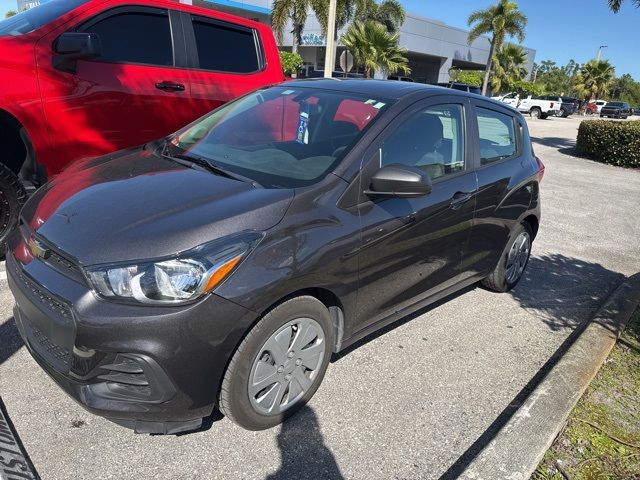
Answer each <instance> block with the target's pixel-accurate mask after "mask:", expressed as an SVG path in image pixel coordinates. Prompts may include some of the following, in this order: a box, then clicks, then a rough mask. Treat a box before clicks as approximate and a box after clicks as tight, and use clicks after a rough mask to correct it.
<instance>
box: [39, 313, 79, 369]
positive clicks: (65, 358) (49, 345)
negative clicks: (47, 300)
mask: <svg viewBox="0 0 640 480" xmlns="http://www.w3.org/2000/svg"><path fill="white" fill-rule="evenodd" d="M29 328H30V329H31V338H32V339H33V340H35V341H36V342H37V344H38V346H39V348H37V350H38V351H39V352H40V353H42V354H45V355H47V356H48V357H50V358H53V359H55V360H56V361H57V362H59V363H62V364H63V365H64V367H65V369H66V368H68V367H69V359H70V356H71V352H69V349H67V348H65V347H61V346H60V345H56V344H55V343H54V342H52V341H51V339H49V337H47V336H46V335H45V334H44V333H42V332H41V331H40V329H39V328H38V327H36V326H35V325H31V324H29Z"/></svg>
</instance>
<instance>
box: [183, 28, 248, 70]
mask: <svg viewBox="0 0 640 480" xmlns="http://www.w3.org/2000/svg"><path fill="white" fill-rule="evenodd" d="M193 32H194V34H195V37H196V46H197V49H198V60H199V63H200V68H201V69H203V70H215V71H220V72H231V73H251V72H256V71H258V70H259V69H260V62H259V58H258V52H257V51H256V40H255V38H254V33H253V30H252V29H250V28H246V27H242V26H239V25H238V26H236V25H231V24H227V23H224V22H219V21H215V20H210V19H206V18H204V17H193ZM221 46H224V48H221Z"/></svg>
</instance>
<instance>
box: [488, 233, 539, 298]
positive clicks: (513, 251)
mask: <svg viewBox="0 0 640 480" xmlns="http://www.w3.org/2000/svg"><path fill="white" fill-rule="evenodd" d="M531 238H532V235H531V229H530V228H529V226H528V225H526V224H519V225H518V226H517V227H516V228H515V229H514V231H513V232H512V234H511V239H510V240H509V243H508V244H507V248H505V250H504V252H503V254H502V256H501V257H500V261H499V262H498V265H496V268H495V269H494V270H493V272H491V274H490V275H489V276H488V277H486V278H485V279H484V280H482V285H484V286H485V287H487V288H488V289H489V290H493V291H494V292H508V291H509V290H511V289H512V288H513V287H515V286H516V285H517V284H518V282H519V281H520V279H521V278H522V274H523V273H524V270H525V268H526V267H527V264H528V263H529V256H530V255H531Z"/></svg>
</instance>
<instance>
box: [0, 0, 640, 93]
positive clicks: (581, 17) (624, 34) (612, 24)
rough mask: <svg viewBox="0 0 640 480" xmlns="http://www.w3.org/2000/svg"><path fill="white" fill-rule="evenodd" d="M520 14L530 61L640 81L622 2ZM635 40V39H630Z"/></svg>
mask: <svg viewBox="0 0 640 480" xmlns="http://www.w3.org/2000/svg"><path fill="white" fill-rule="evenodd" d="M401 2H402V4H403V5H404V6H405V8H406V10H407V11H408V12H411V13H416V14H419V15H423V16H425V17H431V18H434V19H436V20H441V21H443V22H445V23H447V24H449V25H452V26H454V27H461V28H467V17H468V16H469V14H470V13H471V12H472V11H474V10H477V9H481V8H485V7H487V6H488V5H491V4H492V3H495V1H494V0H479V1H478V0H475V1H472V0H448V1H446V0H445V1H442V0H440V1H430V0H401ZM518 3H519V5H520V9H521V10H522V11H523V12H524V13H525V15H527V17H528V18H529V24H528V26H527V32H526V33H527V36H526V38H525V41H524V45H525V46H527V47H529V48H533V49H534V50H536V61H537V62H538V63H540V62H541V61H542V60H554V61H555V62H556V63H557V64H558V65H565V64H566V63H567V61H568V60H569V59H571V58H573V59H574V60H576V61H577V62H578V63H584V62H586V61H588V60H590V59H592V58H595V56H596V53H597V51H598V47H599V46H600V45H607V46H608V48H606V49H603V51H602V58H605V59H608V60H609V61H611V63H612V64H613V65H614V66H615V67H616V75H618V76H620V75H622V74H624V73H630V74H631V75H632V76H633V77H634V78H635V80H637V81H640V52H639V50H640V49H639V48H638V45H637V44H635V41H637V40H635V39H637V32H638V29H639V28H640V9H636V8H635V7H634V6H633V2H632V0H625V2H624V5H623V7H622V9H621V10H620V13H618V14H614V13H613V12H611V11H610V10H609V8H608V6H607V0H553V1H552V0H520V1H519V2H518ZM15 9H16V1H15V0H0V17H1V16H4V12H6V11H7V10H15ZM634 37H635V38H634Z"/></svg>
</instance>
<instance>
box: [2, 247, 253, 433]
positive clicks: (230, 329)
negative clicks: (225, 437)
mask: <svg viewBox="0 0 640 480" xmlns="http://www.w3.org/2000/svg"><path fill="white" fill-rule="evenodd" d="M7 278H8V281H9V287H10V289H11V291H12V293H13V295H14V297H15V299H16V306H15V309H14V315H15V320H16V324H17V326H18V330H19V332H20V335H21V336H22V338H23V340H24V342H25V344H26V346H27V348H28V350H29V351H30V352H31V354H32V356H33V357H34V359H35V360H36V361H37V362H38V363H39V364H40V365H41V367H42V368H43V369H44V370H45V371H46V372H47V373H48V374H49V375H50V376H51V377H52V378H53V379H54V380H55V381H56V383H57V384H58V385H59V386H60V387H61V388H62V389H63V390H64V391H65V392H67V393H68V394H69V395H70V396H71V397H73V398H74V399H75V400H76V401H77V402H79V403H80V404H81V405H82V406H83V407H84V408H86V409H87V410H89V411H90V412H92V413H94V414H96V415H100V416H103V417H105V418H108V419H109V420H112V421H114V422H116V423H118V424H120V425H124V426H126V427H129V428H133V429H135V430H136V431H137V432H141V433H177V432H180V431H186V430H192V429H196V428H198V427H199V426H200V425H201V422H202V418H203V417H206V416H208V415H210V414H211V412H212V410H213V408H214V406H215V403H216V401H217V394H218V390H219V386H220V383H221V381H222V376H223V374H224V370H225V368H226V365H227V361H228V359H229V358H230V356H231V355H232V353H233V351H234V349H235V347H236V345H237V344H238V343H239V341H240V340H241V338H242V336H243V334H244V332H245V331H246V330H247V329H248V328H249V326H250V325H251V324H252V323H253V322H254V320H255V319H256V317H257V315H256V314H254V313H253V312H251V311H249V310H247V309H245V308H243V307H241V306H239V305H237V304H235V303H233V302H230V301H228V300H225V299H223V298H221V297H219V296H216V295H209V296H207V297H205V298H204V299H203V300H201V301H199V302H197V303H195V304H192V305H188V306H183V307H157V306H136V305H123V304H117V303H113V302H108V301H104V300H102V299H99V298H98V297H97V296H96V295H94V293H93V292H92V291H91V290H90V289H89V288H88V287H87V285H86V284H83V283H82V282H81V281H79V279H78V278H77V277H76V278H70V276H68V275H65V274H63V273H61V272H60V271H59V269H54V268H51V265H49V264H48V263H47V262H45V261H42V260H40V259H39V258H34V259H32V260H31V261H29V262H28V263H24V264H23V263H22V262H20V261H18V260H17V259H16V258H15V257H14V256H13V255H12V254H11V253H8V254H7Z"/></svg>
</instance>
